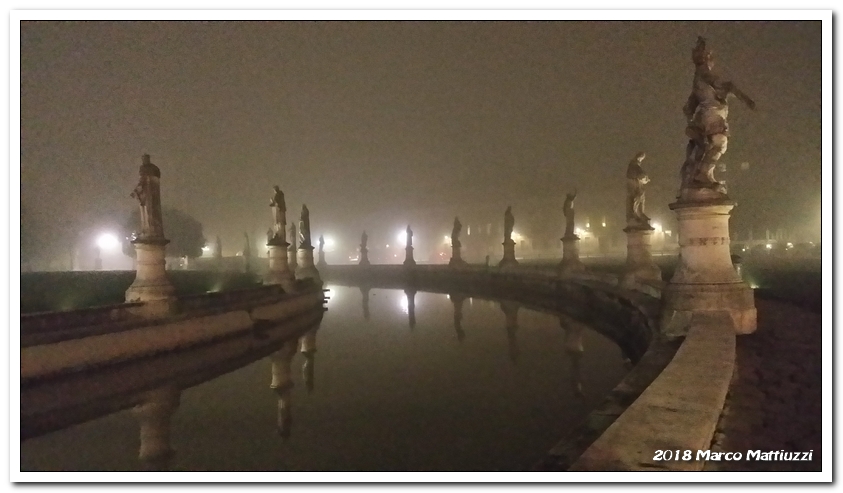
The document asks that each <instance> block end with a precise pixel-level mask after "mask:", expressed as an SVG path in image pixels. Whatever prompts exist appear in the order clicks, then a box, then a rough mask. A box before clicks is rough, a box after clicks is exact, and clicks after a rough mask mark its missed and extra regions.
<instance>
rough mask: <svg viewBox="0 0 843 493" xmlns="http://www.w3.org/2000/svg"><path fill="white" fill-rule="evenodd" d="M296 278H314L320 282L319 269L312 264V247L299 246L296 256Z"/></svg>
mask: <svg viewBox="0 0 843 493" xmlns="http://www.w3.org/2000/svg"><path fill="white" fill-rule="evenodd" d="M297 264H298V267H296V279H314V280H316V282H318V283H321V282H322V278H321V277H320V276H319V271H318V270H316V266H315V265H313V247H304V246H302V247H299V249H298V256H297Z"/></svg>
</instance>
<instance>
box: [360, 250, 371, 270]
mask: <svg viewBox="0 0 843 493" xmlns="http://www.w3.org/2000/svg"><path fill="white" fill-rule="evenodd" d="M358 265H363V266H366V265H372V264H371V263H370V262H369V249H368V248H361V249H360V263H359V264H358Z"/></svg>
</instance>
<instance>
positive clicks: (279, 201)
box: [266, 185, 324, 248]
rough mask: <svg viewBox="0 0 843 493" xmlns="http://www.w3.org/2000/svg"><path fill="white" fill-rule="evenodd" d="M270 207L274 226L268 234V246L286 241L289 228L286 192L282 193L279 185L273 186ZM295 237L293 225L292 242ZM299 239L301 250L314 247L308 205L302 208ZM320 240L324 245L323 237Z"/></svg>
mask: <svg viewBox="0 0 843 493" xmlns="http://www.w3.org/2000/svg"><path fill="white" fill-rule="evenodd" d="M269 206H270V207H271V208H272V221H273V225H272V227H271V228H270V229H269V230H268V231H267V233H266V236H267V239H266V240H267V244H273V243H275V242H280V241H281V240H283V239H284V236H285V231H286V227H287V214H286V213H287V206H286V203H285V201H284V192H282V191H281V189H280V188H279V187H278V185H274V186H273V194H272V199H271V200H270V201H269ZM295 237H296V229H295V224H293V225H291V226H290V239H291V240H292V239H294V238H295ZM298 238H299V247H300V248H308V247H311V246H312V242H311V238H310V211H309V210H308V208H307V205H304V204H302V206H301V218H300V219H299V227H298ZM320 240H321V242H322V243H323V244H324V240H323V239H322V238H321V237H320Z"/></svg>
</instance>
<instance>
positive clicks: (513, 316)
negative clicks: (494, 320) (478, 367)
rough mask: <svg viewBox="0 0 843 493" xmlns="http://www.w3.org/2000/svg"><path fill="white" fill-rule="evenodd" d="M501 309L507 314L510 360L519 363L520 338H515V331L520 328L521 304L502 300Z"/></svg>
mask: <svg viewBox="0 0 843 493" xmlns="http://www.w3.org/2000/svg"><path fill="white" fill-rule="evenodd" d="M500 307H501V310H502V311H503V314H504V316H506V338H507V341H508V342H509V360H510V361H511V362H512V363H513V364H516V363H518V356H519V355H520V351H519V350H518V340H517V339H516V338H515V332H516V330H518V309H519V308H521V304H520V303H518V302H515V301H508V300H503V301H501V302H500Z"/></svg>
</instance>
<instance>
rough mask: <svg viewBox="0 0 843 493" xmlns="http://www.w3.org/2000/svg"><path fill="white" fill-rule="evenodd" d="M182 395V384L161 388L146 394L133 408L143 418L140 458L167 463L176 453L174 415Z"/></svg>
mask: <svg viewBox="0 0 843 493" xmlns="http://www.w3.org/2000/svg"><path fill="white" fill-rule="evenodd" d="M180 394H181V392H180V391H179V389H178V387H175V386H165V387H161V388H158V389H155V390H152V391H149V392H146V393H144V394H143V395H142V396H141V402H140V404H138V405H136V406H135V407H134V408H133V409H132V414H134V415H135V417H136V418H137V419H138V420H139V421H140V450H139V451H138V458H139V459H140V460H141V461H143V462H145V463H147V465H150V464H152V465H153V466H154V465H155V464H157V465H158V466H163V465H164V464H166V461H167V459H169V458H170V457H171V456H172V454H173V449H172V447H171V446H170V418H171V417H172V415H173V413H174V412H175V410H176V409H177V408H178V407H179V397H180ZM153 468H156V467H153Z"/></svg>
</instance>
